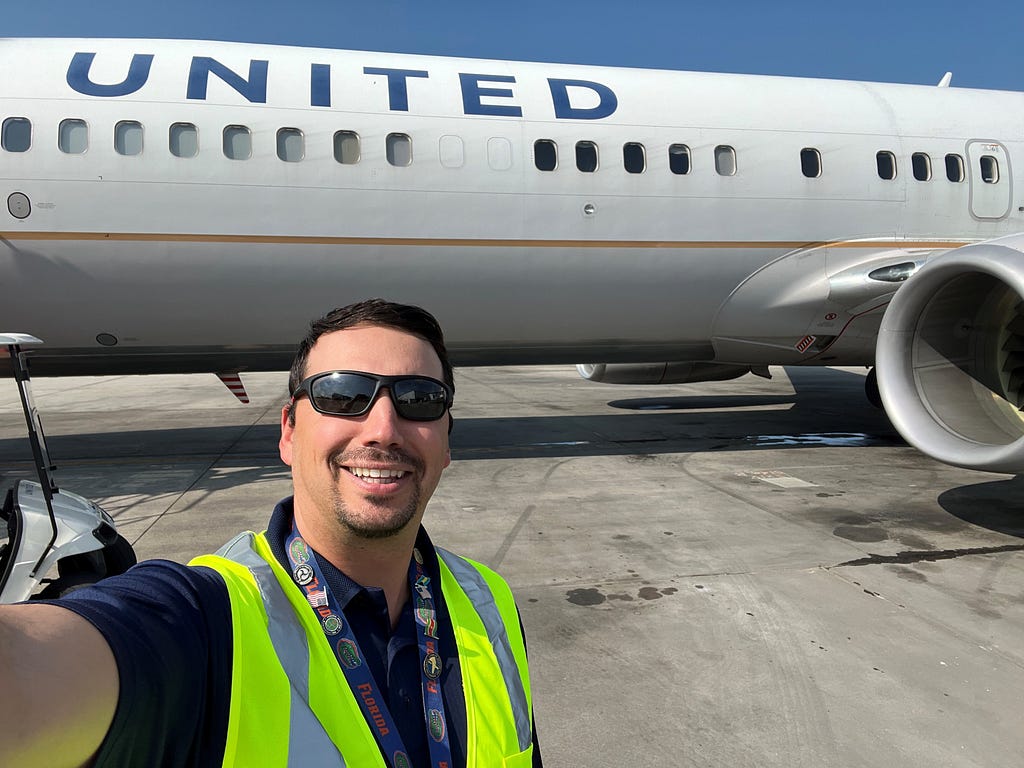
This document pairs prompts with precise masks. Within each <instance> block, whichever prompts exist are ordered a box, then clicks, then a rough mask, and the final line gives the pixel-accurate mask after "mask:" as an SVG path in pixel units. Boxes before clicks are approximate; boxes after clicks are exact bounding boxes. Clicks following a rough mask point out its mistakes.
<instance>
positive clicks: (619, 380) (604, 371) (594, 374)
mask: <svg viewBox="0 0 1024 768" xmlns="http://www.w3.org/2000/svg"><path fill="white" fill-rule="evenodd" d="M762 367H763V366H762ZM576 370H577V371H579V373H580V376H582V377H583V378H584V379H586V380H587V381H601V382H604V383H606V384H692V383H694V382H698V381H727V380H729V379H736V378H739V377H740V376H743V375H744V374H747V373H750V372H751V370H752V369H751V367H750V366H749V365H722V364H720V363H686V362H683V363H640V364H619V363H615V364H607V365H606V364H604V363H600V364H598V363H588V364H585V365H577V366H576ZM763 375H764V374H763Z"/></svg>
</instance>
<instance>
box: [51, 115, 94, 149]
mask: <svg viewBox="0 0 1024 768" xmlns="http://www.w3.org/2000/svg"><path fill="white" fill-rule="evenodd" d="M57 146H58V147H60V151H61V152H65V153H67V154H69V155H80V154H82V153H83V152H85V150H87V149H88V148H89V127H88V126H87V125H86V124H85V120H61V121H60V129H59V130H58V132H57Z"/></svg>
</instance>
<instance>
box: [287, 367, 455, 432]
mask: <svg viewBox="0 0 1024 768" xmlns="http://www.w3.org/2000/svg"><path fill="white" fill-rule="evenodd" d="M381 387H387V390H388V392H389V393H390V395H391V402H392V403H394V404H395V410H396V411H397V412H398V415H399V416H401V417H402V418H403V419H408V420H409V421H437V420H438V419H440V418H441V417H442V416H444V415H445V413H447V411H448V409H449V408H451V407H452V400H453V399H454V397H455V392H454V390H452V388H451V387H449V386H448V385H447V384H445V383H444V382H443V381H438V380H437V379H432V378H430V377H429V376H378V375H377V374H376V373H364V372H363V371H324V372H323V373H317V374H314V375H313V376H310V377H309V378H307V379H304V380H303V381H302V383H300V384H299V386H297V387H296V388H295V390H294V391H293V392H292V402H293V403H294V402H295V400H297V399H298V398H299V397H301V396H302V395H303V394H306V395H309V402H310V404H311V405H312V406H313V409H314V410H315V411H317V412H318V413H323V414H326V415H328V416H362V415H363V414H364V413H366V412H367V411H369V410H370V408H371V407H372V406H373V403H374V402H375V401H376V400H377V395H379V394H380V390H381Z"/></svg>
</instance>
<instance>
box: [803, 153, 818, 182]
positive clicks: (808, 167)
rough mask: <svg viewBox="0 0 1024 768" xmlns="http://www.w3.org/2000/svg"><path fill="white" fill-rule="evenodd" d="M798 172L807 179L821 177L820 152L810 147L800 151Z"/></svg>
mask: <svg viewBox="0 0 1024 768" xmlns="http://www.w3.org/2000/svg"><path fill="white" fill-rule="evenodd" d="M800 170H801V171H803V174H804V176H806V177H807V178H809V179H816V178H818V177H819V176H821V152H819V151H818V150H816V149H813V148H811V147H806V148H804V149H801V150H800Z"/></svg>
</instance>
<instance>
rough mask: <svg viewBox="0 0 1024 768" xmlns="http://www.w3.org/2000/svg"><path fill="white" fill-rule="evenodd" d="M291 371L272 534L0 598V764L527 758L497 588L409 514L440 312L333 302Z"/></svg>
mask: <svg viewBox="0 0 1024 768" xmlns="http://www.w3.org/2000/svg"><path fill="white" fill-rule="evenodd" d="M289 389H290V392H291V395H292V397H291V399H290V400H289V402H288V403H287V404H286V405H285V406H284V408H283V409H282V412H281V440H280V453H281V458H282V460H283V461H284V462H285V463H286V464H288V465H289V466H290V467H291V470H292V479H293V483H294V491H295V494H294V497H293V498H289V499H285V500H284V501H282V502H281V503H279V504H278V506H277V508H276V509H275V510H274V513H273V515H272V517H271V520H270V523H269V525H268V529H267V531H266V532H264V534H260V535H259V536H256V535H254V534H251V533H247V534H242V535H240V536H239V537H237V538H236V539H235V540H234V541H232V542H230V543H229V544H228V545H226V546H225V547H224V548H223V549H222V550H221V552H220V553H219V555H218V556H206V557H202V558H198V559H197V560H195V561H193V563H191V564H190V565H189V566H181V565H177V564H174V563H169V562H166V561H151V562H148V563H143V564H141V565H139V566H137V567H136V568H134V569H132V570H131V571H129V572H128V573H127V574H125V575H123V576H119V577H114V578H111V579H107V580H106V581H104V582H102V583H101V584H99V585H97V586H95V587H90V588H86V589H83V590H80V591H79V592H76V593H74V594H72V595H71V596H69V597H68V598H65V599H64V600H61V601H56V602H53V603H42V604H28V605H20V606H8V607H4V608H3V609H0V765H32V766H44V765H45V766H50V765H52V766H79V765H92V764H95V765H97V766H135V765H137V766H156V765H160V766H188V767H189V768H192V767H193V766H195V767H198V766H218V765H225V766H261V767H262V766H297V765H300V764H301V765H304V766H342V765H347V766H349V768H362V766H389V767H391V768H404V767H405V766H417V767H418V766H464V765H465V766H473V767H476V768H488V767H489V766H501V765H505V766H512V767H513V768H521V767H522V766H529V765H540V754H539V750H538V749H537V747H536V739H535V735H534V732H533V727H532V720H533V716H532V704H531V699H530V687H529V679H528V675H527V667H526V650H525V642H524V639H523V634H522V627H521V626H520V623H519V619H518V614H517V612H516V608H515V604H514V602H513V601H512V596H511V593H510V592H509V591H508V588H507V586H506V585H505V583H504V582H503V581H502V580H501V578H500V577H499V576H497V574H495V573H493V572H492V571H490V570H488V569H487V568H485V567H483V566H481V565H479V564H477V563H472V562H471V561H467V560H464V559H462V558H459V557H456V556H454V555H452V554H450V553H447V552H445V551H444V550H440V549H437V550H435V548H434V547H433V545H432V544H431V542H430V539H429V538H428V537H427V535H426V533H425V532H424V531H423V529H422V528H421V527H420V521H421V519H422V517H423V512H424V509H425V507H426V504H427V501H428V500H429V499H430V496H431V494H432V493H433V492H434V489H435V488H436V487H437V483H438V481H439V480H440V477H441V473H442V471H443V470H444V469H445V467H447V466H448V464H449V463H450V461H451V457H450V453H449V449H448V433H449V431H450V428H451V414H450V412H449V409H450V408H451V404H452V398H453V396H454V383H453V377H452V369H451V365H450V364H449V363H448V359H447V353H446V351H445V348H444V341H443V338H442V334H441V329H440V327H439V326H438V325H437V322H436V320H434V318H433V317H432V316H431V315H430V314H428V313H427V312H425V311H424V310H422V309H419V308H418V307H410V306H403V305H399V304H393V303H389V302H385V301H382V300H379V299H375V300H370V301H365V302H361V303H359V304H354V305H351V306H349V307H345V308H342V309H337V310H334V311H333V312H330V313H328V314H327V315H325V316H324V317H323V318H321V319H319V320H317V321H315V322H314V323H313V324H312V325H311V327H310V332H309V334H308V335H307V337H306V339H304V340H303V342H302V344H301V345H300V347H299V351H298V354H297V356H296V360H295V363H294V365H293V367H292V371H291V376H290V379H289Z"/></svg>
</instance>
